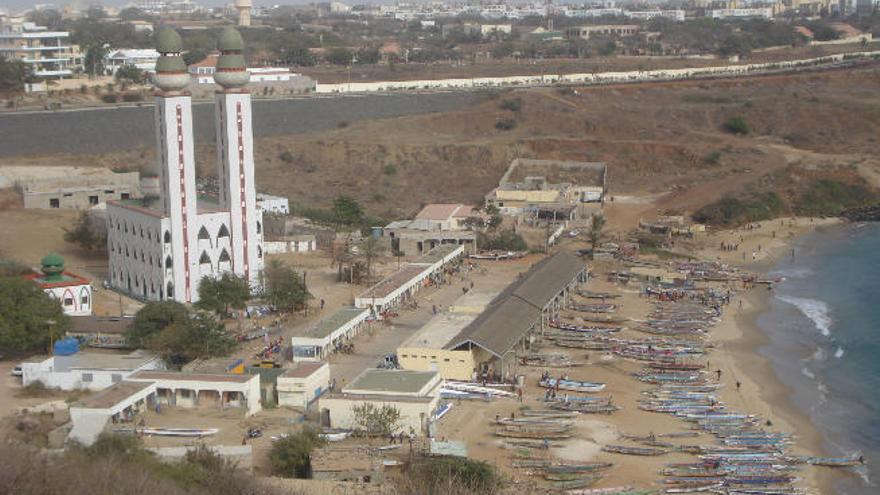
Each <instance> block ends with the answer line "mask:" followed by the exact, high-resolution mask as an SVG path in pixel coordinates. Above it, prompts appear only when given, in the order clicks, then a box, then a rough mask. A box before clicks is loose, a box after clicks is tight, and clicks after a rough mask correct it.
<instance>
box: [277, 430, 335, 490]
mask: <svg viewBox="0 0 880 495" xmlns="http://www.w3.org/2000/svg"><path fill="white" fill-rule="evenodd" d="M322 445H324V440H322V439H321V437H320V436H319V435H318V432H317V431H315V430H314V429H312V428H303V430H302V431H300V432H298V433H291V434H289V435H287V436H286V437H284V438H281V439H279V440H277V441H275V442H272V448H271V449H270V450H269V463H270V464H271V465H272V472H273V473H274V474H275V475H276V476H281V477H284V478H308V477H310V476H311V475H312V465H311V460H310V455H311V453H312V451H313V450H314V449H316V448H318V447H320V446H322Z"/></svg>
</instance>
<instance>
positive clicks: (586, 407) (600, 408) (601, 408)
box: [550, 401, 620, 414]
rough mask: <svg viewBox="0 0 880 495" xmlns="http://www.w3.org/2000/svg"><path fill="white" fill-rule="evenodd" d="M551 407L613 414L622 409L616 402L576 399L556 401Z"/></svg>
mask: <svg viewBox="0 0 880 495" xmlns="http://www.w3.org/2000/svg"><path fill="white" fill-rule="evenodd" d="M550 407H552V408H553V409H558V410H560V411H574V412H579V413H584V414H611V413H613V412H615V411H619V410H620V407H619V406H615V405H614V404H607V403H606V404H590V403H584V402H576V401H562V402H554V403H552V404H550Z"/></svg>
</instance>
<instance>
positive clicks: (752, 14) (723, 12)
mask: <svg viewBox="0 0 880 495" xmlns="http://www.w3.org/2000/svg"><path fill="white" fill-rule="evenodd" d="M709 17H711V18H713V19H729V18H733V17H740V18H743V17H744V18H760V19H772V18H773V7H766V8H752V9H713V10H710V11H709Z"/></svg>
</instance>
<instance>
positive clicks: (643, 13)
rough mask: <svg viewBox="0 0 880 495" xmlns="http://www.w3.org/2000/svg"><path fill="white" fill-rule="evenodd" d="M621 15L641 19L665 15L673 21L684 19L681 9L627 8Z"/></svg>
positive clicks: (645, 19)
mask: <svg viewBox="0 0 880 495" xmlns="http://www.w3.org/2000/svg"><path fill="white" fill-rule="evenodd" d="M623 15H625V16H627V17H629V18H630V19H641V20H643V21H647V20H650V19H654V18H656V17H666V18H668V19H672V20H674V21H684V11H683V10H639V11H632V10H627V11H624V12H623Z"/></svg>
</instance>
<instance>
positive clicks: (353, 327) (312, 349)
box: [290, 307, 370, 361]
mask: <svg viewBox="0 0 880 495" xmlns="http://www.w3.org/2000/svg"><path fill="white" fill-rule="evenodd" d="M369 316H370V311H369V310H368V309H365V308H354V307H347V308H342V309H339V310H337V311H335V312H334V313H332V314H331V315H330V316H327V317H326V318H322V319H321V320H319V321H318V322H317V323H315V324H314V325H312V326H311V327H309V328H308V330H306V331H305V332H304V333H303V334H302V335H297V336H294V337H292V338H291V339H290V344H291V346H292V347H293V360H294V361H321V360H323V359H327V358H328V357H329V356H330V354H332V353H333V352H336V351H337V350H339V349H340V348H341V346H342V345H343V344H345V343H347V342H348V341H349V340H351V339H352V338H354V337H356V336H357V335H358V334H359V333H360V331H361V329H362V328H363V326H364V325H368V324H369V323H368V322H367V318H368V317H369Z"/></svg>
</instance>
